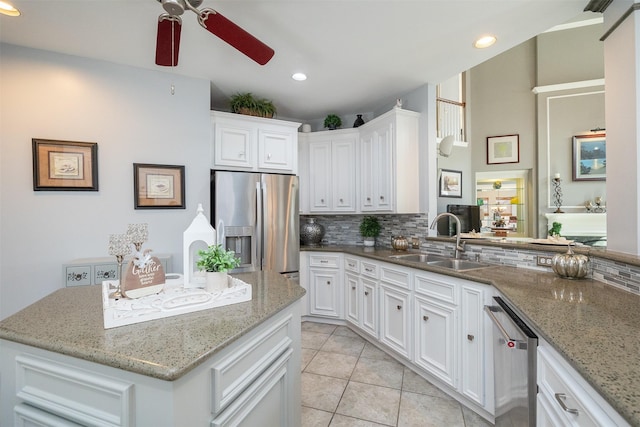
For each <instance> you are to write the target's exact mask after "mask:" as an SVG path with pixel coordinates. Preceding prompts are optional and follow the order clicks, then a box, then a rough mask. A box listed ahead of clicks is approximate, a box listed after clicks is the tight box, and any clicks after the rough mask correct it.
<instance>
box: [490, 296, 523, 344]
mask: <svg viewBox="0 0 640 427" xmlns="http://www.w3.org/2000/svg"><path fill="white" fill-rule="evenodd" d="M484 311H485V312H486V313H487V314H488V315H489V318H490V319H491V321H492V322H493V324H494V325H496V327H497V328H498V330H499V331H500V333H501V334H502V337H503V338H504V340H505V341H506V342H507V347H509V348H513V349H517V350H526V349H527V347H528V346H527V343H526V342H524V341H518V340H516V339H513V338H511V337H510V336H509V333H508V332H507V330H506V329H505V328H504V326H502V324H501V323H500V321H499V320H498V318H497V317H496V315H495V314H493V312H497V311H501V308H500V307H498V306H495V305H485V306H484Z"/></svg>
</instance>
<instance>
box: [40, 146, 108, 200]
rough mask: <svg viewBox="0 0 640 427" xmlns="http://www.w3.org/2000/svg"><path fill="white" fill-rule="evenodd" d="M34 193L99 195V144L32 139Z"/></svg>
mask: <svg viewBox="0 0 640 427" xmlns="http://www.w3.org/2000/svg"><path fill="white" fill-rule="evenodd" d="M31 146H32V150H33V190H34V191H98V144H97V143H95V142H72V141H54V140H50V139H35V138H34V139H32V140H31Z"/></svg>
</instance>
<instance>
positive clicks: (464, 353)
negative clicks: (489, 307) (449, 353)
mask: <svg viewBox="0 0 640 427" xmlns="http://www.w3.org/2000/svg"><path fill="white" fill-rule="evenodd" d="M484 300H485V296H484V289H483V288H482V287H481V285H478V286H474V285H472V284H463V285H462V287H461V310H460V323H461V327H462V328H461V337H460V338H461V342H460V359H461V364H462V365H461V373H460V391H461V392H462V394H464V395H465V396H467V397H468V398H469V399H471V400H473V401H474V402H476V403H478V404H479V405H480V406H484V405H485V396H484V391H485V348H484V342H485V339H484V328H483V325H484V324H485V315H484V312H483V307H484Z"/></svg>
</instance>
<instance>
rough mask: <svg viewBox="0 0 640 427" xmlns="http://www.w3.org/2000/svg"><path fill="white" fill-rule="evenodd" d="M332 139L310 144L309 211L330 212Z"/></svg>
mask: <svg viewBox="0 0 640 427" xmlns="http://www.w3.org/2000/svg"><path fill="white" fill-rule="evenodd" d="M331 161H332V158H331V141H314V142H312V143H310V144H309V204H310V206H309V211H310V212H328V211H330V210H331V209H332V207H333V206H332V205H331V200H332V194H331V183H332V179H333V178H332V172H331Z"/></svg>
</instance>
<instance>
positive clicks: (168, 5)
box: [156, 0, 275, 67]
mask: <svg viewBox="0 0 640 427" xmlns="http://www.w3.org/2000/svg"><path fill="white" fill-rule="evenodd" d="M158 2H160V3H162V7H163V8H164V10H165V11H166V13H163V14H161V15H160V16H159V17H158V36H157V39H156V64H157V65H161V66H165V67H175V66H176V65H178V52H179V50H180V31H181V29H182V19H181V18H180V15H182V14H183V13H184V11H185V10H186V9H188V10H190V11H192V12H193V13H195V14H196V15H198V22H199V23H200V25H202V26H203V27H204V29H206V30H207V31H209V32H210V33H212V34H213V35H215V36H218V37H220V38H221V39H222V40H224V41H225V42H227V43H228V44H230V45H231V46H233V47H234V48H236V49H238V50H239V51H240V52H242V53H244V54H245V55H247V56H248V57H249V58H251V59H253V60H254V61H255V62H257V63H258V64H260V65H265V64H266V63H267V62H269V60H270V59H271V58H272V57H273V55H274V53H275V52H274V51H273V49H271V48H270V47H269V46H267V45H266V44H264V43H262V42H261V41H260V40H258V39H257V38H255V37H254V36H252V35H251V34H249V33H248V32H246V31H245V30H243V29H242V28H240V27H238V26H237V25H236V24H234V23H233V22H231V21H230V20H228V19H227V18H225V17H224V16H222V15H221V14H220V13H219V12H217V11H215V10H213V9H209V8H204V9H202V10H200V9H198V6H200V5H201V4H202V0H158Z"/></svg>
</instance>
